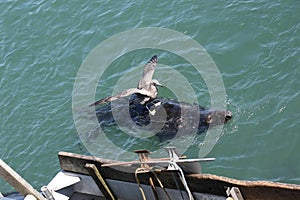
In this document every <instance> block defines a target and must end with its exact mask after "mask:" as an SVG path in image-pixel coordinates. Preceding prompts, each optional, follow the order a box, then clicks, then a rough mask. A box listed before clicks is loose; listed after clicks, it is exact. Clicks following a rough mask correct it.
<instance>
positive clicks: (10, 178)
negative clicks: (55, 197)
mask: <svg viewBox="0 0 300 200" xmlns="http://www.w3.org/2000/svg"><path fill="white" fill-rule="evenodd" d="M0 176H1V177H2V178H3V179H4V180H6V182H8V183H9V184H10V185H11V186H13V187H14V188H15V189H16V190H17V191H18V192H19V193H20V194H22V195H24V196H26V195H28V194H31V195H33V196H34V197H35V198H37V199H38V200H46V199H45V198H44V197H43V196H42V195H41V194H40V193H39V192H38V191H37V190H35V189H34V188H33V187H32V186H31V185H30V184H29V183H28V182H27V181H26V180H25V179H23V178H22V177H21V176H20V175H19V174H18V173H17V172H15V171H14V170H13V169H12V168H11V167H10V166H8V165H7V164H6V163H5V162H4V161H3V160H2V159H0Z"/></svg>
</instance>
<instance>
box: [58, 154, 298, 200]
mask: <svg viewBox="0 0 300 200" xmlns="http://www.w3.org/2000/svg"><path fill="white" fill-rule="evenodd" d="M59 159H60V164H61V168H62V169H63V170H65V171H70V172H75V173H83V174H89V172H88V171H87V169H86V168H85V167H84V165H85V164H86V163H95V164H96V166H97V167H98V169H99V170H100V171H101V174H102V176H103V178H105V179H112V180H119V181H125V182H131V183H136V180H135V177H134V170H135V168H133V167H130V166H123V168H121V169H120V168H115V167H113V168H112V167H100V166H101V165H102V164H107V163H115V162H116V161H111V160H104V159H100V158H95V157H92V156H82V155H78V154H70V153H65V152H60V153H59ZM136 167H139V165H136ZM156 174H157V177H158V178H159V180H160V181H161V182H162V183H163V185H164V187H165V188H173V189H177V185H176V183H175V182H174V176H175V178H176V181H177V182H178V183H179V187H180V189H182V190H184V187H183V185H182V184H181V181H180V179H179V178H178V175H177V173H176V172H173V171H160V172H156ZM149 177H152V179H153V182H154V184H155V185H156V186H158V187H159V184H158V182H157V181H155V180H156V177H155V176H154V175H153V173H141V174H139V180H140V183H141V184H146V185H149ZM185 178H186V181H187V183H188V185H189V188H190V190H191V191H192V192H199V193H206V194H215V195H220V196H224V197H226V189H227V188H228V187H238V188H239V190H240V191H241V193H242V195H243V197H244V198H245V199H247V200H248V199H249V200H260V199H261V200H268V199H270V200H281V199H282V200H283V199H289V200H298V199H300V185H295V184H285V183H276V182H269V181H241V180H236V179H232V178H227V177H222V176H216V175H211V174H189V175H186V176H185Z"/></svg>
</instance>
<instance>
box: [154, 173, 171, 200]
mask: <svg viewBox="0 0 300 200" xmlns="http://www.w3.org/2000/svg"><path fill="white" fill-rule="evenodd" d="M151 172H152V173H153V174H154V176H155V178H156V180H157V182H158V184H159V186H160V187H161V188H162V189H163V191H164V192H165V194H166V195H167V197H168V199H169V200H171V197H170V195H169V194H168V192H167V191H166V188H165V187H164V186H163V184H162V182H161V181H160V179H159V178H158V176H157V174H156V173H155V171H152V170H151Z"/></svg>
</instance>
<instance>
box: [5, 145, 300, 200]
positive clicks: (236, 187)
mask: <svg viewBox="0 0 300 200" xmlns="http://www.w3.org/2000/svg"><path fill="white" fill-rule="evenodd" d="M167 151H168V153H169V156H168V157H166V158H159V159H154V158H153V159H151V158H150V156H149V154H150V152H148V151H147V150H138V151H136V153H137V154H138V155H139V160H136V161H130V162H120V161H115V160H107V159H102V158H98V157H94V156H86V155H80V154H74V153H68V152H59V153H58V158H59V162H60V167H61V170H60V171H59V172H58V173H57V174H56V176H55V177H54V178H53V179H52V180H51V181H50V183H49V184H47V185H45V186H43V187H42V188H41V192H39V193H38V194H36V193H30V191H25V192H24V191H19V192H21V193H22V194H23V195H24V196H25V200H27V199H29V200H31V199H43V200H45V199H50V200H68V199H69V200H83V199H84V200H102V199H122V200H127V199H128V200H132V199H134V200H135V199H143V200H144V199H150V200H152V199H155V200H162V199H163V200H164V199H166V200H170V199H172V200H173V199H195V200H197V199H209V200H243V199H244V200H260V199H261V200H268V199H270V200H281V199H282V200H283V199H284V200H296V199H297V200H298V199H300V185H295V184H286V183H278V182H269V181H242V180H236V179H232V178H227V177H223V176H217V175H212V174H202V173H201V167H200V163H201V162H209V161H213V160H214V158H203V159H188V158H186V157H185V156H179V155H178V154H177V153H176V151H175V149H174V148H167ZM1 174H2V175H3V173H1ZM28 194H29V195H28ZM12 199H13V200H15V199H16V198H9V197H0V200H12Z"/></svg>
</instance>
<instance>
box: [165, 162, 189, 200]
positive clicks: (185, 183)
mask: <svg viewBox="0 0 300 200" xmlns="http://www.w3.org/2000/svg"><path fill="white" fill-rule="evenodd" d="M170 165H171V166H173V167H174V169H175V170H178V171H179V172H180V173H179V178H180V180H181V182H182V184H183V186H184V188H185V190H186V191H187V193H188V196H189V200H194V197H193V195H192V193H191V191H190V188H189V186H188V184H187V182H186V180H185V177H184V173H183V171H182V169H181V168H180V167H179V166H178V165H177V164H176V163H175V162H170Z"/></svg>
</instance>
